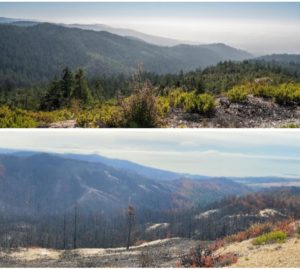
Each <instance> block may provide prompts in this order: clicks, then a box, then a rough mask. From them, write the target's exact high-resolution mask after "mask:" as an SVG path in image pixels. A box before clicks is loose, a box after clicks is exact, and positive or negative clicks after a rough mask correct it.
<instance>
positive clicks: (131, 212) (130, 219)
mask: <svg viewBox="0 0 300 270" xmlns="http://www.w3.org/2000/svg"><path fill="white" fill-rule="evenodd" d="M127 214H128V235H127V246H126V249H127V250H128V249H129V247H130V238H131V229H132V223H133V216H134V208H133V206H131V205H129V206H128V210H127Z"/></svg>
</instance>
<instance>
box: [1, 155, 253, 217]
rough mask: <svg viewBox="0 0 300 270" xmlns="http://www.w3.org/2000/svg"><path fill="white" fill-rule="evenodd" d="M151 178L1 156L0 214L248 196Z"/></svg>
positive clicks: (225, 185) (226, 183)
mask: <svg viewBox="0 0 300 270" xmlns="http://www.w3.org/2000/svg"><path fill="white" fill-rule="evenodd" d="M112 161H113V160H112ZM148 172H149V171H148ZM156 176H157V172H155V169H153V175H152V178H150V177H145V176H142V175H140V174H138V173H136V172H135V171H134V170H131V169H124V168H119V169H118V168H114V167H112V166H107V165H105V164H104V163H101V162H87V161H82V160H75V159H71V158H66V157H60V156H56V155H50V154H42V153H36V154H31V155H24V154H17V153H16V154H1V155H0V198H1V199H0V209H1V210H2V211H4V212H9V213H11V214H12V213H14V214H18V213H22V214H25V213H28V214H29V215H32V214H35V215H39V214H51V213H52V214H53V213H62V212H64V211H67V210H69V209H72V208H73V207H74V206H75V205H76V204H78V205H79V206H80V207H81V208H83V209H86V210H87V211H88V210H91V211H95V210H96V211H100V212H101V211H102V212H107V211H111V212H114V211H116V212H118V211H120V210H122V209H124V207H126V205H127V204H128V203H132V204H133V205H135V206H136V207H137V208H141V209H143V208H144V209H150V210H156V211H163V210H167V209H171V208H182V207H185V206H186V205H189V206H191V205H194V204H195V205H196V204H197V205H198V204H199V203H200V202H201V204H202V205H207V204H208V203H210V202H214V201H216V200H218V199H220V198H224V197H226V196H229V195H233V194H245V193H246V192H249V191H251V189H249V188H247V187H246V186H244V185H242V184H238V183H235V182H233V181H231V180H229V179H227V180H226V179H222V180H221V179H206V180H204V179H203V180H196V179H189V178H183V177H181V178H178V179H176V180H169V181H162V180H161V179H160V180H158V179H156Z"/></svg>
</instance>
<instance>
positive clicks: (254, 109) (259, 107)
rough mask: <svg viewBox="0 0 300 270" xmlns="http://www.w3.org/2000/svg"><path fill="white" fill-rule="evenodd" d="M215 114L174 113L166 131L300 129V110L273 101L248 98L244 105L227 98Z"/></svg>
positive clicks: (167, 123) (222, 99) (222, 101)
mask: <svg viewBox="0 0 300 270" xmlns="http://www.w3.org/2000/svg"><path fill="white" fill-rule="evenodd" d="M216 102H217V106H216V110H215V112H214V113H213V114H212V115H210V116H209V117H208V116H203V115H200V114H191V113H185V112H183V111H182V110H180V109H175V110H173V111H172V112H171V113H170V115H169V116H168V118H167V120H166V127H171V128H177V127H182V128H184V127H187V128H280V127H285V126H288V125H290V124H293V125H295V126H299V127H300V108H299V107H290V106H279V105H278V104H276V103H275V102H273V101H270V100H265V99H262V98H258V97H253V96H248V97H247V100H246V101H245V102H243V103H232V102H230V101H229V100H228V98H227V97H219V98H217V99H216Z"/></svg>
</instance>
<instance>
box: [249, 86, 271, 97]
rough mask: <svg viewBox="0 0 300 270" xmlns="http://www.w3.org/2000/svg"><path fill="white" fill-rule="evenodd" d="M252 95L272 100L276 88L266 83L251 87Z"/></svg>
mask: <svg viewBox="0 0 300 270" xmlns="http://www.w3.org/2000/svg"><path fill="white" fill-rule="evenodd" d="M249 89H250V92H251V94H253V95H254V96H257V97H263V98H272V97H274V92H275V87H274V86H273V85H270V84H266V83H259V84H257V83H256V84H251V85H249Z"/></svg>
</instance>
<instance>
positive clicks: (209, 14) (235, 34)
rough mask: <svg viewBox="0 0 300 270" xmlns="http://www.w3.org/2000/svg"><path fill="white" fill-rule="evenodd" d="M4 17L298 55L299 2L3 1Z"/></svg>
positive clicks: (299, 37)
mask: <svg viewBox="0 0 300 270" xmlns="http://www.w3.org/2000/svg"><path fill="white" fill-rule="evenodd" d="M0 17H8V18H17V19H29V20H30V19H32V20H38V21H43V22H52V23H67V24H72V23H79V24H96V23H97V24H106V25H109V26H111V27H118V28H128V29H132V30H136V31H140V32H143V33H146V34H151V35H155V36H162V37H168V38H172V39H177V40H182V41H190V42H192V43H199V44H206V43H225V44H227V45H230V46H233V47H236V48H239V49H243V50H246V51H249V52H250V53H254V54H272V53H295V54H297V53H300V35H299V29H300V3H296V2H293V3H254V2H253V3H201V2H198V3H104V2H102V3H101V2H98V3H70V2H69V3H55V2H52V3H4V2H2V3H0Z"/></svg>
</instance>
